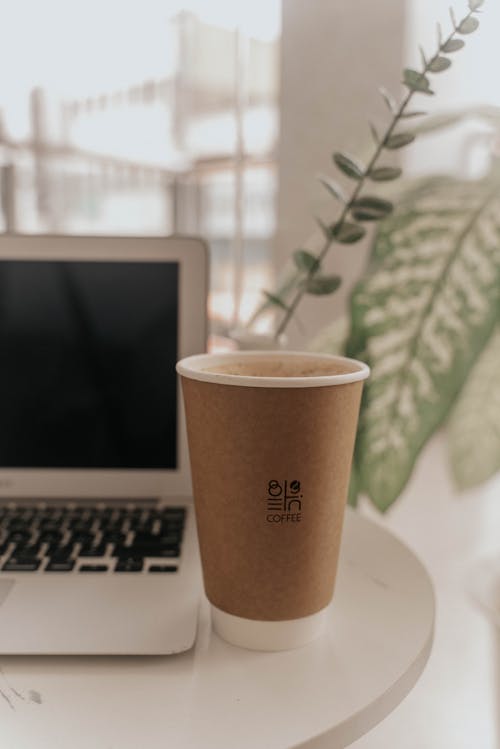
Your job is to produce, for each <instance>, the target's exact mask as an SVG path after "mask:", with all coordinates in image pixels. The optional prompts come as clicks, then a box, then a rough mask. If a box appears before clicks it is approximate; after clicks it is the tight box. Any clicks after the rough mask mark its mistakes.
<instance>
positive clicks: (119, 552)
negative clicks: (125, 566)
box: [112, 544, 180, 559]
mask: <svg viewBox="0 0 500 749" xmlns="http://www.w3.org/2000/svg"><path fill="white" fill-rule="evenodd" d="M179 555H180V549H179V547H178V546H162V545H161V544H156V545H153V544H148V545H147V546H138V545H136V544H133V545H132V546H115V549H114V551H113V554H112V556H114V557H119V558H126V557H134V558H136V559H142V558H144V557H155V558H156V557H161V558H166V557H169V558H174V557H178V556H179Z"/></svg>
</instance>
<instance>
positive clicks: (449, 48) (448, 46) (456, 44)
mask: <svg viewBox="0 0 500 749" xmlns="http://www.w3.org/2000/svg"><path fill="white" fill-rule="evenodd" d="M462 47H465V42H464V40H463V39H450V40H449V41H447V42H446V43H445V44H443V45H442V46H441V50H442V51H443V52H447V53H451V52H458V50H459V49H462Z"/></svg>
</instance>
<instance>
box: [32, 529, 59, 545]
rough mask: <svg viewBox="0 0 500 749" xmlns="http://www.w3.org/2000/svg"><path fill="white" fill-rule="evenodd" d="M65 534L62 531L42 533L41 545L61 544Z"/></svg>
mask: <svg viewBox="0 0 500 749" xmlns="http://www.w3.org/2000/svg"><path fill="white" fill-rule="evenodd" d="M62 537H63V534H62V533H61V532H60V531H42V532H41V533H40V535H39V536H38V541H39V542H40V543H47V544H51V543H59V542H60V541H61V540H62Z"/></svg>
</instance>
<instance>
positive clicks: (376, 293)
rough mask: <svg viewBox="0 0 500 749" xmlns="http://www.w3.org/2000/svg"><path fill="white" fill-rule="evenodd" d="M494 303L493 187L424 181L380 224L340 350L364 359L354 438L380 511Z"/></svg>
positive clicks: (496, 194)
mask: <svg viewBox="0 0 500 749" xmlns="http://www.w3.org/2000/svg"><path fill="white" fill-rule="evenodd" d="M499 302H500V187H498V186H497V187H496V191H495V188H494V186H492V184H491V183H490V182H482V183H467V182H466V183H458V182H453V181H451V180H438V181H436V180H429V182H428V185H427V188H426V189H425V188H423V185H422V184H420V185H419V187H418V189H417V190H415V191H414V192H413V195H412V199H411V200H404V199H403V201H402V204H401V206H400V207H399V209H398V210H397V211H396V212H395V213H394V215H393V216H391V217H390V218H389V219H387V220H386V221H384V222H383V223H382V224H381V225H380V229H379V233H378V236H377V239H376V242H375V246H374V250H373V255H372V262H371V263H370V265H369V268H368V270H367V273H366V275H365V277H364V278H363V279H362V280H361V281H360V283H359V284H358V285H357V287H356V288H355V290H354V292H353V295H352V299H351V317H352V328H351V334H350V338H349V341H348V344H347V353H348V355H351V356H355V357H357V358H360V359H363V360H365V361H367V363H368V364H369V365H370V366H371V368H372V374H371V377H370V379H369V380H368V381H367V384H366V387H365V392H364V398H363V406H362V413H361V417H360V428H359V434H358V440H357V449H356V463H357V469H358V471H359V475H360V483H361V486H362V489H363V490H364V491H366V492H367V493H368V494H369V496H370V497H371V499H372V500H373V502H374V503H375V504H376V505H377V506H378V507H379V508H380V509H382V510H384V509H386V508H387V507H389V505H390V504H391V503H392V502H394V500H395V499H396V498H397V497H398V495H399V493H400V492H401V490H402V489H403V487H404V486H405V484H406V482H407V480H408V478H409V476H410V474H411V471H412V468H413V466H414V464H415V461H416V459H417V456H418V454H419V452H420V450H421V448H422V446H423V445H424V444H425V442H426V441H427V439H428V438H429V436H430V435H431V434H432V433H433V432H434V431H435V429H436V428H437V427H438V426H439V424H440V423H441V422H442V420H443V418H444V417H445V415H446V414H447V413H448V411H449V409H450V406H451V404H452V402H453V400H454V398H455V396H456V394H457V393H458V392H459V390H460V388H461V387H462V385H463V382H464V380H465V378H466V376H467V374H468V372H469V369H470V368H471V366H472V365H473V363H474V362H475V360H476V358H477V356H478V355H479V353H480V351H481V350H482V348H483V346H484V345H485V343H486V341H487V340H488V338H489V336H490V334H491V332H492V330H493V327H494V325H495V322H496V319H497V315H498V305H499Z"/></svg>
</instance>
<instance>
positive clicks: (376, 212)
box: [351, 195, 394, 221]
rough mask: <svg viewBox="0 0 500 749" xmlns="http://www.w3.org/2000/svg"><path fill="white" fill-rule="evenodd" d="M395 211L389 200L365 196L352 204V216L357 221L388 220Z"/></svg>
mask: <svg viewBox="0 0 500 749" xmlns="http://www.w3.org/2000/svg"><path fill="white" fill-rule="evenodd" d="M393 209H394V206H393V204H392V203H391V202H390V201H389V200H383V199H382V198H376V197H371V196H368V195H367V196H365V197H363V198H359V199H358V200H355V201H354V203H353V204H352V209H351V212H352V215H353V216H354V218H355V219H356V220H357V221H379V220H380V219H382V218H386V216H388V215H389V214H390V213H392V211H393Z"/></svg>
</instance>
